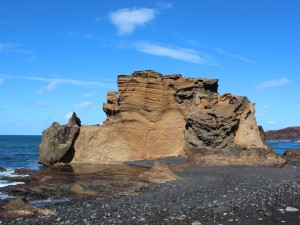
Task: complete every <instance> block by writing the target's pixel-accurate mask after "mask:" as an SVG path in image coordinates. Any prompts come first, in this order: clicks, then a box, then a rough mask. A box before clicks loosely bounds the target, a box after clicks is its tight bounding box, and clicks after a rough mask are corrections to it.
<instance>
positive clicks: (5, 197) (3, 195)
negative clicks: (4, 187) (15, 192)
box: [0, 192, 11, 200]
mask: <svg viewBox="0 0 300 225" xmlns="http://www.w3.org/2000/svg"><path fill="white" fill-rule="evenodd" d="M8 198H11V196H9V195H8V194H5V193H3V192H0V200H5V199H8Z"/></svg>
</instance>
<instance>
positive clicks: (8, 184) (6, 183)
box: [0, 182, 25, 188]
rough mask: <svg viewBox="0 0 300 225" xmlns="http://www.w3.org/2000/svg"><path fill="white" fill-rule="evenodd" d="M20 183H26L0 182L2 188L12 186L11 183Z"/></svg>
mask: <svg viewBox="0 0 300 225" xmlns="http://www.w3.org/2000/svg"><path fill="white" fill-rule="evenodd" d="M18 184H25V183H24V182H3V183H0V188H2V187H7V186H11V185H18Z"/></svg>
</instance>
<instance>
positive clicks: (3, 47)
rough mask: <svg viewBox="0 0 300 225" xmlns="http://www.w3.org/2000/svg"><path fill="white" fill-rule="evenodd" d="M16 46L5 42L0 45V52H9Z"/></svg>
mask: <svg viewBox="0 0 300 225" xmlns="http://www.w3.org/2000/svg"><path fill="white" fill-rule="evenodd" d="M17 46H18V45H16V44H14V43H12V42H7V43H0V52H4V51H9V50H11V49H14V48H16V47H17Z"/></svg>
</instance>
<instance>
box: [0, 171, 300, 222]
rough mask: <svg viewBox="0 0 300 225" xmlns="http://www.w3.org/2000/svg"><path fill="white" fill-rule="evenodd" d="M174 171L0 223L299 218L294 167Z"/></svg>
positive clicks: (299, 185) (299, 176)
mask: <svg viewBox="0 0 300 225" xmlns="http://www.w3.org/2000/svg"><path fill="white" fill-rule="evenodd" d="M176 173H177V175H179V176H180V177H182V178H183V179H180V180H176V181H171V182H168V183H166V184H156V185H151V186H149V187H146V188H144V189H143V190H141V192H140V194H138V195H135V196H122V197H117V198H111V199H100V198H87V199H74V200H71V201H68V202H63V203H56V204H50V205H44V206H43V207H44V208H47V209H51V210H54V211H56V215H52V216H39V217H30V218H15V219H2V220H1V222H0V224H192V225H199V224H202V225H203V224H300V212H299V211H297V210H296V209H299V210H300V169H299V168H296V167H290V168H286V169H278V168H262V167H248V166H239V167H234V166H230V167H189V168H185V169H183V170H181V171H177V172H176ZM291 207H292V208H291ZM290 211H296V212H290Z"/></svg>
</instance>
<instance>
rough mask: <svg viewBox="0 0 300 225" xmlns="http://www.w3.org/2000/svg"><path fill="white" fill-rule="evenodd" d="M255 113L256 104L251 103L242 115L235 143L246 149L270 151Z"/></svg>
mask: <svg viewBox="0 0 300 225" xmlns="http://www.w3.org/2000/svg"><path fill="white" fill-rule="evenodd" d="M254 112H255V109H254V104H253V103H251V104H249V105H248V107H247V109H246V110H245V111H244V112H243V113H242V115H241V118H240V122H239V128H238V130H237V132H236V134H235V137H234V140H233V143H234V144H236V145H237V146H239V147H242V148H245V149H249V148H262V149H266V150H268V147H267V146H266V145H265V143H264V142H263V140H262V137H261V135H260V130H259V127H258V126H257V123H256V119H255V116H254Z"/></svg>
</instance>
